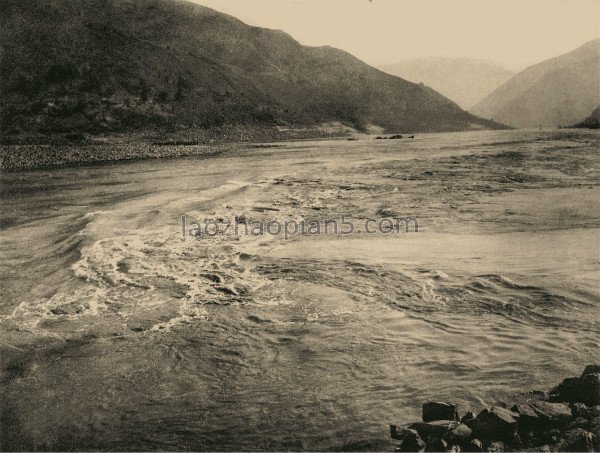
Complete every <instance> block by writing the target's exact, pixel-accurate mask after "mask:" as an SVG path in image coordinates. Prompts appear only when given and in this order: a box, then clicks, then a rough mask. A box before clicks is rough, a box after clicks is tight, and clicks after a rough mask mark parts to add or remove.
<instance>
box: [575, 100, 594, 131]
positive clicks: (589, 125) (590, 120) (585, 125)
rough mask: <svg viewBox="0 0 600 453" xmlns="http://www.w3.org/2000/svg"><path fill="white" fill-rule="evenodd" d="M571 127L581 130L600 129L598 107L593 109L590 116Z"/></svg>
mask: <svg viewBox="0 0 600 453" xmlns="http://www.w3.org/2000/svg"><path fill="white" fill-rule="evenodd" d="M571 127H576V128H582V129H600V105H599V106H598V107H596V108H595V109H594V111H593V112H592V113H591V115H590V116H588V117H587V118H586V119H584V120H583V121H581V122H579V123H577V124H574V125H573V126H571Z"/></svg>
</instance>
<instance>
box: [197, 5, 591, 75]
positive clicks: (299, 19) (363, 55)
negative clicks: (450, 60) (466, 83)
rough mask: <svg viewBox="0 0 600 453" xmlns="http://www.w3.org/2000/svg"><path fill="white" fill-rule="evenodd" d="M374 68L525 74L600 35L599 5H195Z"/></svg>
mask: <svg viewBox="0 0 600 453" xmlns="http://www.w3.org/2000/svg"><path fill="white" fill-rule="evenodd" d="M194 1H195V2H196V3H200V4H202V5H205V6H208V7H210V8H213V9H216V10H218V11H221V12H224V13H227V14H230V15H232V16H235V17H237V18H238V19H241V20H242V21H244V22H246V23H248V24H251V25H256V26H260V27H267V28H277V29H281V30H283V31H285V32H287V33H289V34H290V35H292V36H293V37H294V38H295V39H296V40H298V41H299V42H301V43H302V44H306V45H312V46H320V45H330V46H333V47H338V48H340V49H343V50H346V51H348V52H350V53H352V54H354V55H355V56H357V57H359V58H360V59H362V60H364V61H366V62H367V63H369V64H371V65H382V64H387V63H394V62H397V61H402V60H408V59H411V58H419V57H429V56H449V57H472V58H482V59H487V60H491V61H494V62H496V63H499V64H501V65H502V66H504V67H506V68H507V69H511V70H520V69H523V68H525V67H526V66H529V65H531V64H534V63H538V62H540V61H543V60H546V59H548V58H551V57H555V56H558V55H560V54H563V53H566V52H569V51H570V50H573V49H575V48H576V47H578V46H580V45H582V44H584V43H585V42H587V41H589V40H591V39H594V38H597V37H599V36H600V0H194Z"/></svg>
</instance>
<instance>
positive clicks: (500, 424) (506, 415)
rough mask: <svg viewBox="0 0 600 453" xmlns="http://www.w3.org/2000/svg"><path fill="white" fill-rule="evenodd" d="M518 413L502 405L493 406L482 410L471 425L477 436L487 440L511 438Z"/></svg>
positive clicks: (515, 427) (515, 426)
mask: <svg viewBox="0 0 600 453" xmlns="http://www.w3.org/2000/svg"><path fill="white" fill-rule="evenodd" d="M518 418H519V414H517V413H516V412H512V411H510V410H508V409H505V408H503V407H499V406H494V407H492V408H491V409H484V410H482V411H481V412H480V413H479V415H478V416H477V418H476V419H475V422H474V424H473V426H472V428H473V433H474V434H475V436H477V437H478V438H482V439H489V440H511V439H512V438H513V436H514V434H515V433H516V430H517V419H518Z"/></svg>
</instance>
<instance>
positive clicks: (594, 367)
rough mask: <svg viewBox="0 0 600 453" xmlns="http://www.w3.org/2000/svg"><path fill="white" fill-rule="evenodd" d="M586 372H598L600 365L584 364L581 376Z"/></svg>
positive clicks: (599, 371)
mask: <svg viewBox="0 0 600 453" xmlns="http://www.w3.org/2000/svg"><path fill="white" fill-rule="evenodd" d="M586 374H600V365H588V366H586V367H585V370H583V373H581V377H583V376H585V375H586Z"/></svg>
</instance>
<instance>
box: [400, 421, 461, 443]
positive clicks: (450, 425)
mask: <svg viewBox="0 0 600 453" xmlns="http://www.w3.org/2000/svg"><path fill="white" fill-rule="evenodd" d="M457 426H458V422H455V421H450V420H436V421H434V422H417V423H413V424H412V425H410V426H409V428H410V429H414V430H415V431H417V432H418V433H419V435H420V436H421V437H422V438H423V439H425V441H427V439H435V438H437V439H442V438H443V437H444V436H445V435H446V434H447V433H449V432H450V431H452V430H453V429H454V428H456V427H457Z"/></svg>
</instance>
